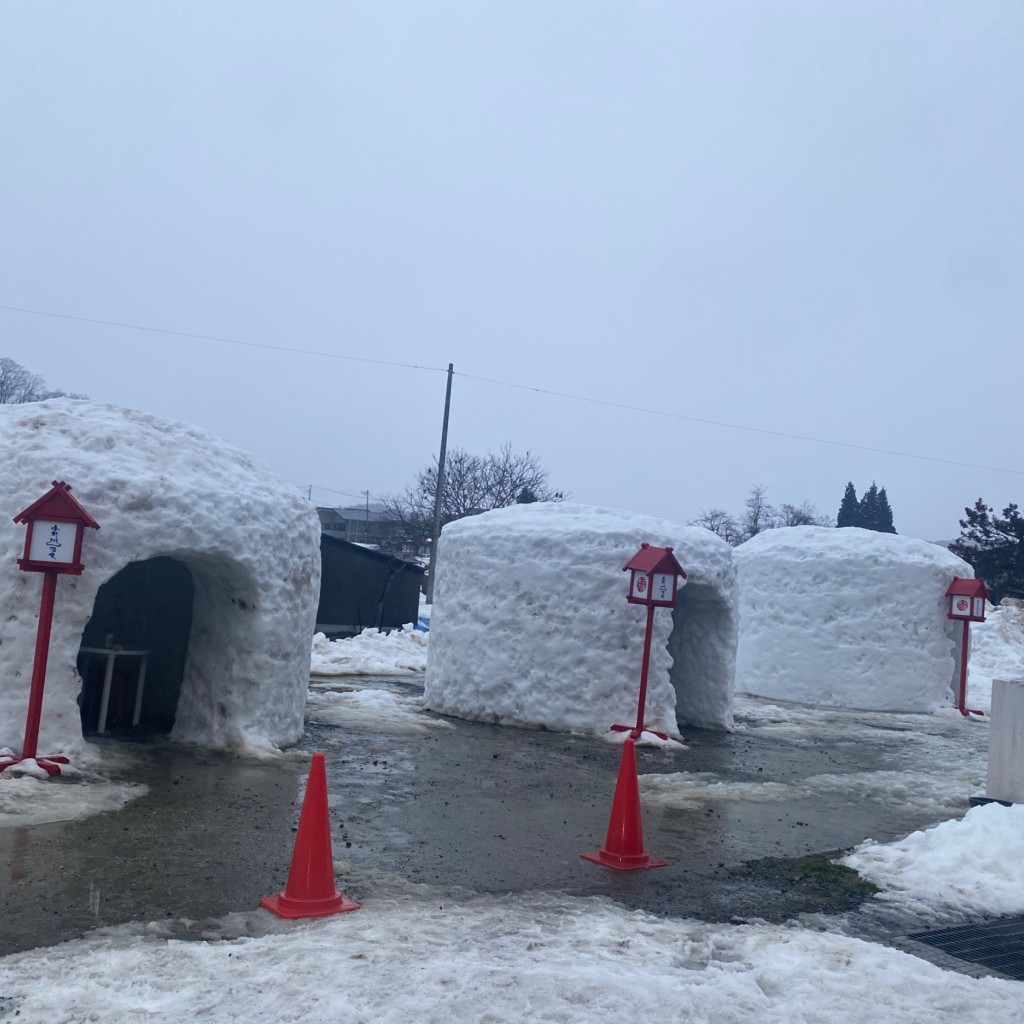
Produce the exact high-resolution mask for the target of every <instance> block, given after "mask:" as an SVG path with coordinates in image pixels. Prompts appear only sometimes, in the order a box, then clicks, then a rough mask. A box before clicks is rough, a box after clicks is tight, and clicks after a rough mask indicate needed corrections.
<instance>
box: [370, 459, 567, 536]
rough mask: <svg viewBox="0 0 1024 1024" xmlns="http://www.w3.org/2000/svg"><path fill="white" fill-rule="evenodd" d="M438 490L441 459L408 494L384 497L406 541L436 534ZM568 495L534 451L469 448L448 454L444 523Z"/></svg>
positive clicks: (388, 512)
mask: <svg viewBox="0 0 1024 1024" xmlns="http://www.w3.org/2000/svg"><path fill="white" fill-rule="evenodd" d="M436 489H437V460H436V459H435V460H434V462H433V463H432V464H431V465H430V466H427V467H426V468H425V469H422V470H420V472H419V473H417V474H416V483H414V484H413V485H412V486H411V487H407V488H406V489H405V491H404V492H403V493H402V494H398V495H388V496H387V497H385V498H382V499H381V504H382V505H383V506H384V517H385V518H386V519H389V520H391V521H392V522H396V523H400V524H401V527H402V529H401V531H400V533H401V535H402V539H403V541H404V542H405V543H406V545H407V546H409V547H413V548H415V547H419V546H421V545H422V544H423V541H424V539H425V538H428V537H429V536H430V531H431V529H432V527H433V519H434V493H435V491H436ZM564 498H565V494H564V492H562V491H556V490H554V489H552V488H551V487H550V486H549V485H548V471H547V469H545V468H544V466H543V465H542V464H541V461H540V459H538V458H537V456H536V455H533V454H532V453H531V452H525V453H517V452H514V451H513V450H512V446H511V445H510V444H505V445H502V447H501V448H500V450H499V451H498V453H497V454H494V453H490V452H489V453H488V454H487V455H473V454H471V453H470V452H467V451H466V450H465V449H464V448H451V449H449V450H448V453H447V457H446V459H445V468H444V493H443V494H442V495H441V525H442V528H443V527H444V524H445V523H450V522H453V521H454V520H456V519H464V518H465V517H466V516H472V515H478V514H479V513H481V512H488V511H490V510H491V509H495V508H506V507H507V506H509V505H515V504H516V503H517V502H520V501H524V502H525V501H531V500H532V501H562V500H563V499H564Z"/></svg>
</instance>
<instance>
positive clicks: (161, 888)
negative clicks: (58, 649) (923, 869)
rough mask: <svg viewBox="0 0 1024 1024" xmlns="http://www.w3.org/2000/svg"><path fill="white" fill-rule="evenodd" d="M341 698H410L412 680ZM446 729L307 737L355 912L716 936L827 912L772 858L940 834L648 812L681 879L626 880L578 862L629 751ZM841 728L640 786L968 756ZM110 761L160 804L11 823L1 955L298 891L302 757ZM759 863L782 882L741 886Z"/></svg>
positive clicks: (590, 844)
mask: <svg viewBox="0 0 1024 1024" xmlns="http://www.w3.org/2000/svg"><path fill="white" fill-rule="evenodd" d="M346 682H347V683H349V684H354V685H355V686H357V687H363V686H375V687H377V688H381V689H392V690H394V691H397V692H408V693H416V692H417V689H416V687H415V686H414V685H413V684H411V683H409V682H408V681H406V680H394V679H388V680H347V681H346ZM451 721H452V722H453V724H454V726H455V727H454V728H452V729H446V730H443V731H440V730H432V731H431V732H430V733H429V734H427V735H387V734H383V733H375V732H373V731H372V730H371V729H350V730H345V729H341V728H339V727H336V726H330V725H326V724H323V723H318V722H311V723H310V724H309V726H308V730H307V735H306V736H305V738H304V741H303V749H304V750H306V751H313V750H323V751H324V753H325V755H326V758H327V769H328V790H329V801H330V808H331V826H332V842H333V852H334V857H335V859H336V860H337V861H340V862H343V863H344V865H345V870H346V873H345V875H344V876H343V877H342V878H339V885H340V886H341V887H342V888H343V889H344V891H345V895H346V896H348V897H350V898H352V899H356V900H360V901H363V902H364V903H365V901H366V900H367V898H370V899H372V897H373V896H374V895H375V894H379V893H381V892H383V891H385V890H386V891H388V892H393V891H395V889H396V887H397V888H398V889H401V888H402V887H403V886H405V887H406V889H405V890H402V891H406V890H407V891H408V892H409V893H410V898H417V897H416V896H415V895H414V893H415V891H416V885H417V884H420V883H423V884H426V885H427V886H430V887H432V889H434V887H436V888H437V889H440V890H443V891H448V892H458V891H472V892H491V893H502V892H519V891H531V890H548V891H559V892H566V893H571V894H577V895H604V896H609V897H611V898H613V899H617V900H619V901H621V902H623V903H625V904H627V905H629V906H635V907H639V908H643V909H646V910H650V911H652V912H654V913H659V914H669V915H676V916H683V915H685V916H698V917H706V918H708V919H713V920H729V919H731V918H733V917H736V918H746V917H756V916H759V914H758V908H761V910H763V911H767V910H768V909H770V910H771V914H772V916H773V919H780V920H781V919H785V917H787V916H791V915H792V914H793V913H802V912H807V911H813V910H815V909H819V910H822V911H826V912H827V911H828V910H829V906H828V901H827V900H819V902H818V905H817V906H815V901H814V899H813V898H807V893H799V894H796V893H787V891H786V886H785V885H784V884H782V883H780V881H779V878H780V877H783V878H784V877H785V873H784V870H783V872H782V874H781V875H780V874H779V871H778V870H777V869H776V867H775V865H776V864H777V863H778V862H780V861H785V860H786V859H787V858H790V859H796V858H800V857H804V856H805V855H807V854H812V853H817V852H822V851H826V850H837V849H842V848H846V847H849V846H852V845H854V844H855V843H857V842H860V841H861V840H862V839H864V838H866V837H868V836H871V837H872V838H875V839H878V840H886V839H890V838H895V837H897V836H900V835H904V834H906V833H907V832H909V831H912V830H913V829H915V828H920V827H924V826H926V825H928V824H931V823H933V822H934V820H936V819H935V817H934V815H933V814H932V816H929V812H928V811H925V810H922V809H920V808H917V807H915V806H914V804H913V803H912V802H909V801H908V800H907V799H906V798H905V797H904V798H901V799H898V800H896V799H894V800H893V801H892V802H891V803H886V802H885V801H884V800H879V799H877V796H876V797H875V798H873V799H872V798H870V794H867V795H865V794H864V793H858V792H857V791H856V788H855V787H851V789H850V791H848V792H844V791H843V790H842V789H838V790H836V791H834V792H829V793H826V794H819V795H817V796H815V797H813V798H807V797H804V798H802V799H797V800H786V801H782V802H753V801H742V800H723V801H709V802H703V803H701V804H700V805H699V806H698V807H695V808H689V809H672V808H660V807H651V808H648V809H647V810H645V811H644V836H645V845H646V847H647V849H648V851H649V852H650V853H651V854H652V855H653V856H656V857H662V858H664V859H665V860H668V861H669V865H668V867H666V868H660V869H658V870H656V871H637V872H628V873H620V872H614V871H610V870H608V869H605V868H602V867H600V866H597V865H594V864H591V863H589V862H587V861H583V860H581V859H580V857H579V854H581V853H583V852H585V851H588V850H593V849H595V848H596V847H598V846H600V845H601V843H602V842H603V841H604V838H605V831H606V829H607V825H608V815H609V811H610V805H611V796H612V791H613V789H614V785H615V777H616V773H617V769H618V761H619V756H620V750H619V748H617V747H615V746H612V745H610V744H608V743H605V742H604V741H602V740H599V739H596V738H593V737H575V736H567V735H563V734H558V733H550V732H533V731H526V730H519V729H512V728H501V727H498V726H492V725H485V724H481V723H472V722H462V721H457V720H451ZM897 724H900V723H897ZM832 731H833V730H826V735H825V736H824V737H822V736H815V735H814V733H813V732H809V731H808V728H807V727H804V728H803V731H802V732H801V733H800V735H799V736H798V737H796V738H795V739H793V740H792V741H790V740H787V738H786V737H785V736H780V735H778V734H777V733H776V732H775V731H774V730H773V729H771V728H768V729H765V730H763V734H762V732H761V730H759V729H758V728H756V727H753V728H747V729H745V730H743V731H740V732H737V733H734V734H731V735H725V734H721V733H706V732H701V731H688V732H687V742H688V743H689V746H690V749H689V750H688V751H664V750H655V749H645V748H641V749H639V750H638V752H637V756H638V764H639V770H640V772H641V774H645V773H653V772H657V773H666V774H667V773H676V772H694V773H696V772H705V773H713V774H714V775H715V776H717V777H719V778H721V779H723V780H729V781H737V782H769V781H771V782H781V783H794V782H799V781H801V780H804V779H807V778H809V777H812V776H821V775H823V774H830V775H843V774H851V775H852V774H854V773H863V772H869V771H877V770H881V769H895V770H899V769H901V768H902V769H903V770H909V769H910V768H912V767H915V766H917V765H918V764H919V762H920V759H921V757H922V756H924V755H923V753H922V749H923V750H924V751H925V752H927V751H929V750H940V751H941V754H942V757H941V759H940V760H942V761H945V760H948V759H949V758H952V757H953V756H955V755H956V754H957V751H958V750H959V756H960V757H961V758H963V757H964V756H966V755H965V753H964V751H965V750H966V749H967V748H963V747H962V745H961V746H960V747H959V748H958V747H957V743H956V737H955V735H952V734H949V733H948V730H947V728H946V726H945V725H943V727H942V729H940V730H936V732H937V733H938V734H937V735H934V736H929V737H928V738H927V740H926V741H922V743H915V744H908V743H907V742H906V739H907V738H906V736H905V735H904V734H900V733H897V732H895V731H893V730H885V729H883V728H879V727H877V725H876V723H874V722H872V725H871V728H870V729H865V730H864V731H863V735H862V736H861V735H860V734H858V741H857V742H855V743H854V742H850V741H849V737H844V738H843V739H842V740H841V741H839V740H837V737H836V736H835V735H831V734H830V733H831V732H832ZM102 745H106V749H108V750H109V751H110V752H111V753H112V754H113V753H114V752H116V754H117V757H116V758H112V759H111V760H110V763H111V764H112V765H114V766H115V770H114V771H112V772H111V774H112V775H114V776H116V777H117V778H120V779H122V780H124V781H132V782H142V783H145V784H146V785H147V786H148V787H149V792H148V793H147V794H146V795H145V796H143V797H141V798H139V799H137V800H135V801H133V802H131V803H130V804H128V805H127V806H126V807H125V808H124V809H123V810H121V811H118V812H108V813H103V814H99V815H95V816H93V817H90V818H86V819H83V820H80V821H74V822H63V823H54V824H49V825H38V826H32V827H15V828H0V877H2V878H3V879H4V880H5V883H6V884H5V885H4V887H3V891H4V897H3V899H4V913H3V915H2V916H0V954H6V953H10V952H13V951H15V950H18V949H25V948H30V947H33V946H37V945H47V944H53V943H56V942H59V941H62V940H64V939H67V938H71V937H74V936H76V935H80V934H82V933H83V932H84V931H87V930H89V929H92V928H95V927H101V926H106V925H114V924H119V923H123V922H129V921H138V922H157V923H158V924H159V923H161V922H162V923H164V924H165V925H166V927H168V928H172V930H174V931H175V932H176V933H178V934H182V935H185V936H186V937H190V936H191V937H202V935H203V933H204V932H207V933H209V932H210V931H211V929H213V930H216V929H215V928H214V926H212V925H211V924H210V921H213V920H216V919H221V918H224V917H225V915H232V914H235V915H237V914H242V915H246V914H250V913H255V914H256V915H257V916H258V915H260V914H265V912H263V911H258V910H257V907H258V904H259V899H260V897H262V896H267V895H272V894H275V893H277V892H279V891H280V890H281V889H282V888H283V886H284V884H285V881H286V879H287V874H288V867H289V864H290V861H291V854H292V848H293V844H294V838H295V833H294V826H295V824H296V821H297V817H298V809H299V803H300V800H301V792H302V784H303V779H304V776H305V772H306V770H307V762H306V761H305V760H304V759H294V760H287V761H283V762H281V763H270V764H266V763H254V762H250V761H244V760H239V759H237V758H234V757H231V756H228V755H222V754H217V753H210V752H203V751H198V750H195V749H193V748H186V747H179V746H176V745H174V744H171V743H169V742H168V741H166V740H160V741H159V742H155V743H152V744H124V743H119V742H118V741H117V740H115V739H104V740H103V743H102V744H101V746H102ZM945 747H948V748H949V749H948V750H946V749H944V748H945ZM971 756H973V755H971ZM939 767H940V768H941V765H940V766H939ZM968 796H969V793H968V792H966V791H965V793H964V809H965V810H966V808H967V798H968ZM766 858H767V859H770V860H771V863H772V865H773V866H772V869H771V870H770V871H769V870H768V868H767V867H766V868H765V870H764V871H761V872H758V871H757V870H755V869H753V868H751V869H750V870H748V871H746V872H743V871H739V872H738V871H737V868H740V867H741V866H742V865H750V864H752V863H753V862H755V861H758V860H763V859H766ZM797 896H799V899H797V898H796V897H797ZM431 898H433V897H431ZM174 922H177V923H176V924H172V923H174ZM194 922H200V923H201V925H195V926H194V925H193V923H194Z"/></svg>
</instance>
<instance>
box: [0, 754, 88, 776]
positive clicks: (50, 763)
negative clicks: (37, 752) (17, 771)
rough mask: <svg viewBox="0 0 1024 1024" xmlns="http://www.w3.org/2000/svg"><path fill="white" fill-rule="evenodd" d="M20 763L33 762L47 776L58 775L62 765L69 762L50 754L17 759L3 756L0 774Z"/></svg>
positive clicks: (0, 763)
mask: <svg viewBox="0 0 1024 1024" xmlns="http://www.w3.org/2000/svg"><path fill="white" fill-rule="evenodd" d="M22 761H35V763H36V764H37V765H39V767H40V768H42V769H43V771H44V772H46V774H47V775H49V776H51V777H52V776H54V775H60V766H61V765H62V764H71V762H70V761H69V760H68V759H67V758H66V757H64V756H63V755H62V754H51V755H50V756H49V757H19V756H17V755H15V754H4V755H3V756H0V772H2V771H3V770H4V769H5V768H10V767H11V766H12V765H16V764H21V762H22Z"/></svg>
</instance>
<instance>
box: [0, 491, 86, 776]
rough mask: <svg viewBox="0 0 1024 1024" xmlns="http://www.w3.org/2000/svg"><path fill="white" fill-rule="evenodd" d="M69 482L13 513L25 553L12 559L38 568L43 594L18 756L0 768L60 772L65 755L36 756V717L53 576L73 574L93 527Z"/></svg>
mask: <svg viewBox="0 0 1024 1024" xmlns="http://www.w3.org/2000/svg"><path fill="white" fill-rule="evenodd" d="M70 492H71V487H70V486H69V485H68V484H66V483H64V481H63V480H60V481H58V480H54V481H53V487H52V488H51V489H50V490H49V491H47V492H46V494H44V495H43V496H42V497H41V498H39V499H38V500H36V501H34V502H33V503H32V504H31V505H29V507H28V508H27V509H25V511H24V512H19V513H18V515H16V516H15V517H14V521H15V522H16V523H25V524H26V525H27V526H28V532H27V534H26V536H25V556H24V557H23V558H19V559H18V566H19V568H21V569H23V570H24V571H25V572H41V573H43V574H44V575H43V593H42V598H41V600H40V604H39V626H38V629H37V631H36V651H35V660H34V661H33V664H32V684H31V687H30V689H29V697H28V713H27V715H26V716H25V738H24V742H23V744H22V749H21V754H20V756H10V755H8V756H4V757H0V771H3V770H4V769H5V768H9V767H10V766H11V765H12V764H17V763H18V762H19V761H27V760H29V759H34V760H35V761H36V762H37V763H38V764H39V766H40V767H41V768H43V769H45V770H46V771H47V772H48V773H49V774H50V775H60V766H61V765H62V764H67V763H68V759H67V758H66V757H61V756H59V755H53V756H50V757H37V756H36V749H37V747H38V744H39V721H40V718H41V717H42V709H43V688H44V687H45V685H46V662H47V659H48V657H49V653H50V628H51V626H52V625H53V605H54V599H55V597H56V593H57V577H58V576H61V575H72V576H79V575H81V573H82V570H83V569H84V568H85V566H84V565H82V535H83V532H84V528H85V527H87V526H88V527H89V528H90V529H93V530H98V529H99V528H100V527H99V523H97V522H96V520H94V519H93V518H92V516H90V515H89V513H88V512H86V511H85V509H84V508H82V506H81V505H79V504H78V502H77V501H76V500H75V499H74V498H72V497H71V493H70Z"/></svg>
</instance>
